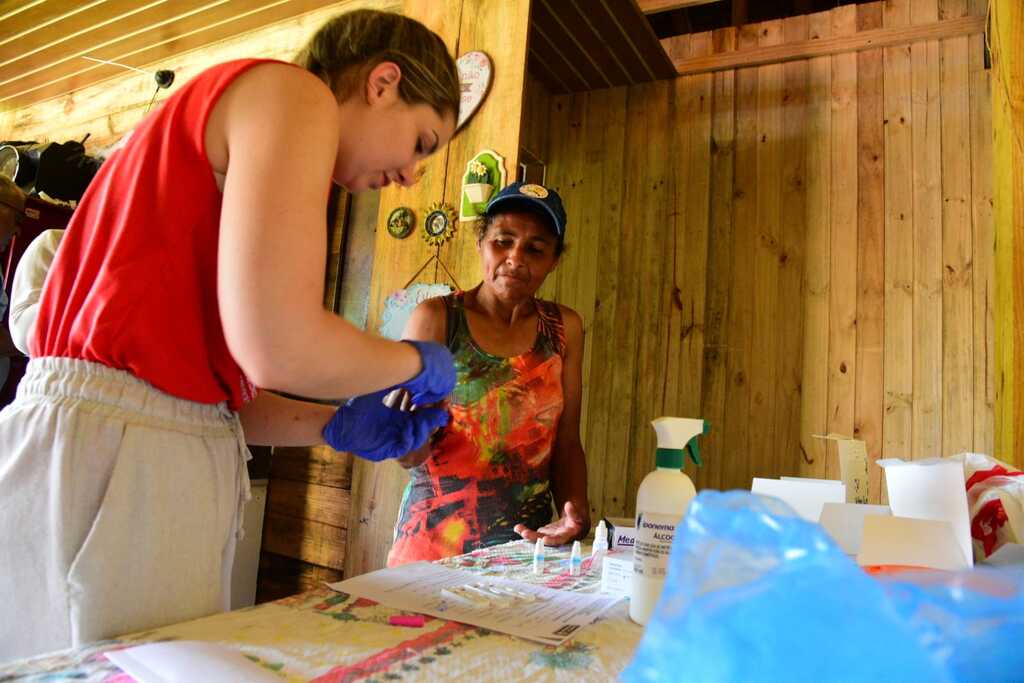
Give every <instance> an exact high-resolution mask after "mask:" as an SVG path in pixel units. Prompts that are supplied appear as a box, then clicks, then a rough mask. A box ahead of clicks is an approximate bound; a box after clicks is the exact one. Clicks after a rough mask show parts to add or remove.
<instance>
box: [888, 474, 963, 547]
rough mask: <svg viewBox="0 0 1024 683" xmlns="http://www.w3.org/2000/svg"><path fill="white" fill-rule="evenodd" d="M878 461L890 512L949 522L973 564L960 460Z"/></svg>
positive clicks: (958, 541) (903, 515)
mask: <svg viewBox="0 0 1024 683" xmlns="http://www.w3.org/2000/svg"><path fill="white" fill-rule="evenodd" d="M878 464H879V465H880V466H881V467H884V468H885V485H886V488H887V490H888V492H889V507H890V508H891V509H892V514H893V515H896V516H898V517H914V518H915V519H932V520H943V521H946V522H949V524H950V525H951V526H952V527H953V533H954V535H955V537H956V540H957V543H958V544H959V545H960V550H961V551H962V552H963V555H964V558H965V559H966V561H967V563H968V566H973V565H974V550H973V548H972V545H971V519H970V515H969V513H968V509H967V485H966V482H965V481H964V466H963V463H961V462H959V461H957V460H946V459H942V458H931V459H928V460H914V461H909V462H905V461H903V460H899V459H897V458H890V459H888V460H879V461H878Z"/></svg>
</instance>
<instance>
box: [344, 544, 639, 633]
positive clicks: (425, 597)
mask: <svg viewBox="0 0 1024 683" xmlns="http://www.w3.org/2000/svg"><path fill="white" fill-rule="evenodd" d="M466 584H496V585H498V586H510V587H513V588H515V589H517V590H520V591H523V592H527V593H531V594H533V595H535V596H536V597H537V600H536V601H535V602H524V601H516V602H513V603H512V605H510V606H507V607H503V608H499V607H496V606H494V605H491V606H490V607H487V608H484V609H480V608H473V607H468V606H466V605H464V604H461V603H459V602H457V601H453V600H449V599H447V598H445V597H444V596H443V595H441V589H442V588H452V587H458V586H463V585H466ZM328 586H330V588H332V589H334V590H336V591H339V592H342V593H349V594H351V595H357V596H359V597H361V598H368V599H370V600H375V601H377V602H379V603H380V604H382V605H386V606H388V607H394V608H396V609H401V610H405V611H409V612H419V613H421V614H429V615H431V616H435V617H440V618H442V619H450V620H452V621H459V622H462V623H464V624H471V625H473V626H481V627H483V628H487V629H491V630H492V631H498V632H500V633H507V634H509V635H513V636H518V637H520V638H526V639H527V640H533V641H536V642H539V643H544V644H546V645H559V644H561V643H562V642H564V641H565V640H566V639H567V638H569V637H570V636H572V635H574V634H575V633H576V632H577V631H578V630H579V629H581V628H583V627H584V626H587V625H588V624H592V623H593V622H594V621H596V620H597V619H598V618H600V617H601V615H602V614H604V612H605V611H606V610H607V609H608V608H610V607H611V606H612V605H614V604H615V603H616V602H618V601H619V599H620V598H617V597H614V596H608V595H600V594H596V593H573V592H570V591H558V590H552V589H550V588H544V587H542V586H534V585H532V584H528V583H524V582H521V581H508V580H504V579H498V578H493V577H483V576H480V575H478V574H472V573H470V572H464V571H460V570H457V569H449V568H448V567H444V566H441V565H436V564H432V563H430V562H416V563H413V564H406V565H402V566H400V567H393V568H390V569H381V570H378V571H375V572H370V573H369V574H362V575H361V576H356V577H353V578H351V579H346V580H344V581H339V582H338V583H332V584H328Z"/></svg>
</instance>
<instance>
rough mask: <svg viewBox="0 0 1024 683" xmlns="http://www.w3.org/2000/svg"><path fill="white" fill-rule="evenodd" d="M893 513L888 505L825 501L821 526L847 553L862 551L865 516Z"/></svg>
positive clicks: (883, 515) (852, 553) (853, 553)
mask: <svg viewBox="0 0 1024 683" xmlns="http://www.w3.org/2000/svg"><path fill="white" fill-rule="evenodd" d="M891 514H892V513H891V512H890V511H889V507H888V506H887V505H857V504H855V503H825V505H824V506H823V507H822V508H821V526H823V527H825V531H827V532H828V533H829V535H830V536H831V537H832V538H834V539H835V540H836V543H838V544H839V547H840V548H842V549H843V552H844V553H846V554H847V555H856V554H857V553H859V552H860V545H861V539H862V538H863V537H864V518H865V517H867V516H868V515H878V516H882V517H888V516H889V515H891Z"/></svg>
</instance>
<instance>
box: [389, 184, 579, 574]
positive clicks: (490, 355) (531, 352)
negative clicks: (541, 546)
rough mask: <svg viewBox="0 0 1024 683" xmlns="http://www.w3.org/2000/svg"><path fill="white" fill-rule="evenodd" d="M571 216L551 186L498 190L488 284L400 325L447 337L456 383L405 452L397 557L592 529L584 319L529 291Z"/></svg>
mask: <svg viewBox="0 0 1024 683" xmlns="http://www.w3.org/2000/svg"><path fill="white" fill-rule="evenodd" d="M565 222H566V217H565V211H564V209H563V208H562V201H561V199H560V198H559V196H558V193H556V192H555V191H554V190H551V189H549V188H545V187H542V186H540V185H534V184H523V183H513V184H512V185H509V186H508V187H506V188H504V189H503V190H502V191H501V192H499V193H498V194H497V195H496V196H495V197H494V198H493V199H491V201H490V203H489V204H488V206H487V211H486V214H485V217H484V220H483V221H481V222H480V223H479V225H478V240H477V249H478V251H479V252H480V260H481V265H482V270H483V273H484V275H483V281H482V282H480V284H478V285H477V286H476V287H474V288H473V289H471V290H469V291H466V292H456V293H454V294H451V295H449V296H446V297H443V298H436V299H428V300H427V301H425V302H423V303H422V304H420V305H419V306H418V307H417V308H416V310H415V311H414V312H413V314H412V317H411V318H410V320H409V322H408V324H407V325H406V328H405V336H406V337H407V338H409V339H416V340H423V341H434V342H439V343H442V344H445V345H447V347H448V349H449V350H450V351H451V352H452V355H453V356H454V357H455V367H456V370H457V372H458V383H457V385H456V388H455V391H454V392H453V393H452V395H451V398H450V401H449V409H450V411H451V416H452V419H451V422H450V423H449V424H448V426H447V427H445V428H444V429H442V430H440V431H438V432H437V433H435V435H434V437H433V438H432V439H431V440H430V442H429V443H428V444H426V445H425V446H424V447H423V448H421V449H420V450H418V451H414V452H412V453H410V454H409V455H407V456H406V457H404V458H402V459H400V460H399V462H401V463H402V465H403V466H404V467H406V468H409V472H410V475H411V480H410V482H409V485H408V486H407V487H406V490H405V495H404V496H403V499H402V506H401V511H400V514H399V520H398V524H397V526H396V528H395V541H394V545H393V546H392V548H391V552H390V554H389V556H388V565H389V566H395V565H399V564H403V563H405V562H413V561H419V560H434V559H438V558H441V557H448V556H451V555H457V554H460V553H464V552H468V551H471V550H473V549H475V548H479V547H483V546H489V545H495V544H498V543H504V542H506V541H509V540H513V539H515V538H519V537H522V538H526V539H528V540H535V539H537V538H538V537H543V538H544V539H545V543H546V544H547V545H561V544H563V543H567V542H570V541H572V540H573V539H576V538H580V537H581V536H583V535H585V534H586V533H587V531H588V529H589V527H590V519H589V509H590V507H589V503H588V501H587V465H586V460H585V458H584V453H583V446H582V444H581V442H580V436H579V434H580V396H581V388H582V365H583V322H582V320H581V319H580V316H579V314H577V313H576V312H575V311H573V310H572V309H570V308H567V307H565V306H562V305H560V304H556V303H553V302H550V301H543V300H541V299H538V298H536V296H535V295H536V293H537V290H538V289H540V286H541V285H542V284H543V283H544V279H545V278H546V277H547V276H548V274H549V273H550V272H551V271H552V270H554V268H555V266H556V265H557V264H558V259H559V256H560V255H561V253H562V250H563V248H564V240H565ZM552 497H553V498H554V503H555V507H556V509H557V510H558V511H559V512H560V514H561V517H560V519H558V520H557V521H555V522H551V512H552V510H551V503H552Z"/></svg>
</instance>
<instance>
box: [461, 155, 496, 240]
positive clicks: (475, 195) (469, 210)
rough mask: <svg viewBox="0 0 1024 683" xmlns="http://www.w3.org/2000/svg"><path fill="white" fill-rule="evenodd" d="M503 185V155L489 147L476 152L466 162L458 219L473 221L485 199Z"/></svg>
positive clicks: (481, 213)
mask: <svg viewBox="0 0 1024 683" xmlns="http://www.w3.org/2000/svg"><path fill="white" fill-rule="evenodd" d="M503 187H505V157H503V156H501V155H500V154H498V153H497V152H495V151H494V150H491V149H484V150H481V151H479V152H477V154H476V156H475V157H473V158H472V159H470V161H469V163H468V164H466V172H465V173H464V174H463V175H462V195H461V197H460V199H459V220H460V221H463V222H466V221H475V220H479V218H480V217H481V216H482V215H483V213H484V210H485V209H486V208H487V200H488V199H490V198H491V195H492V194H494V192H495V191H496V190H500V189H501V188H503Z"/></svg>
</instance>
